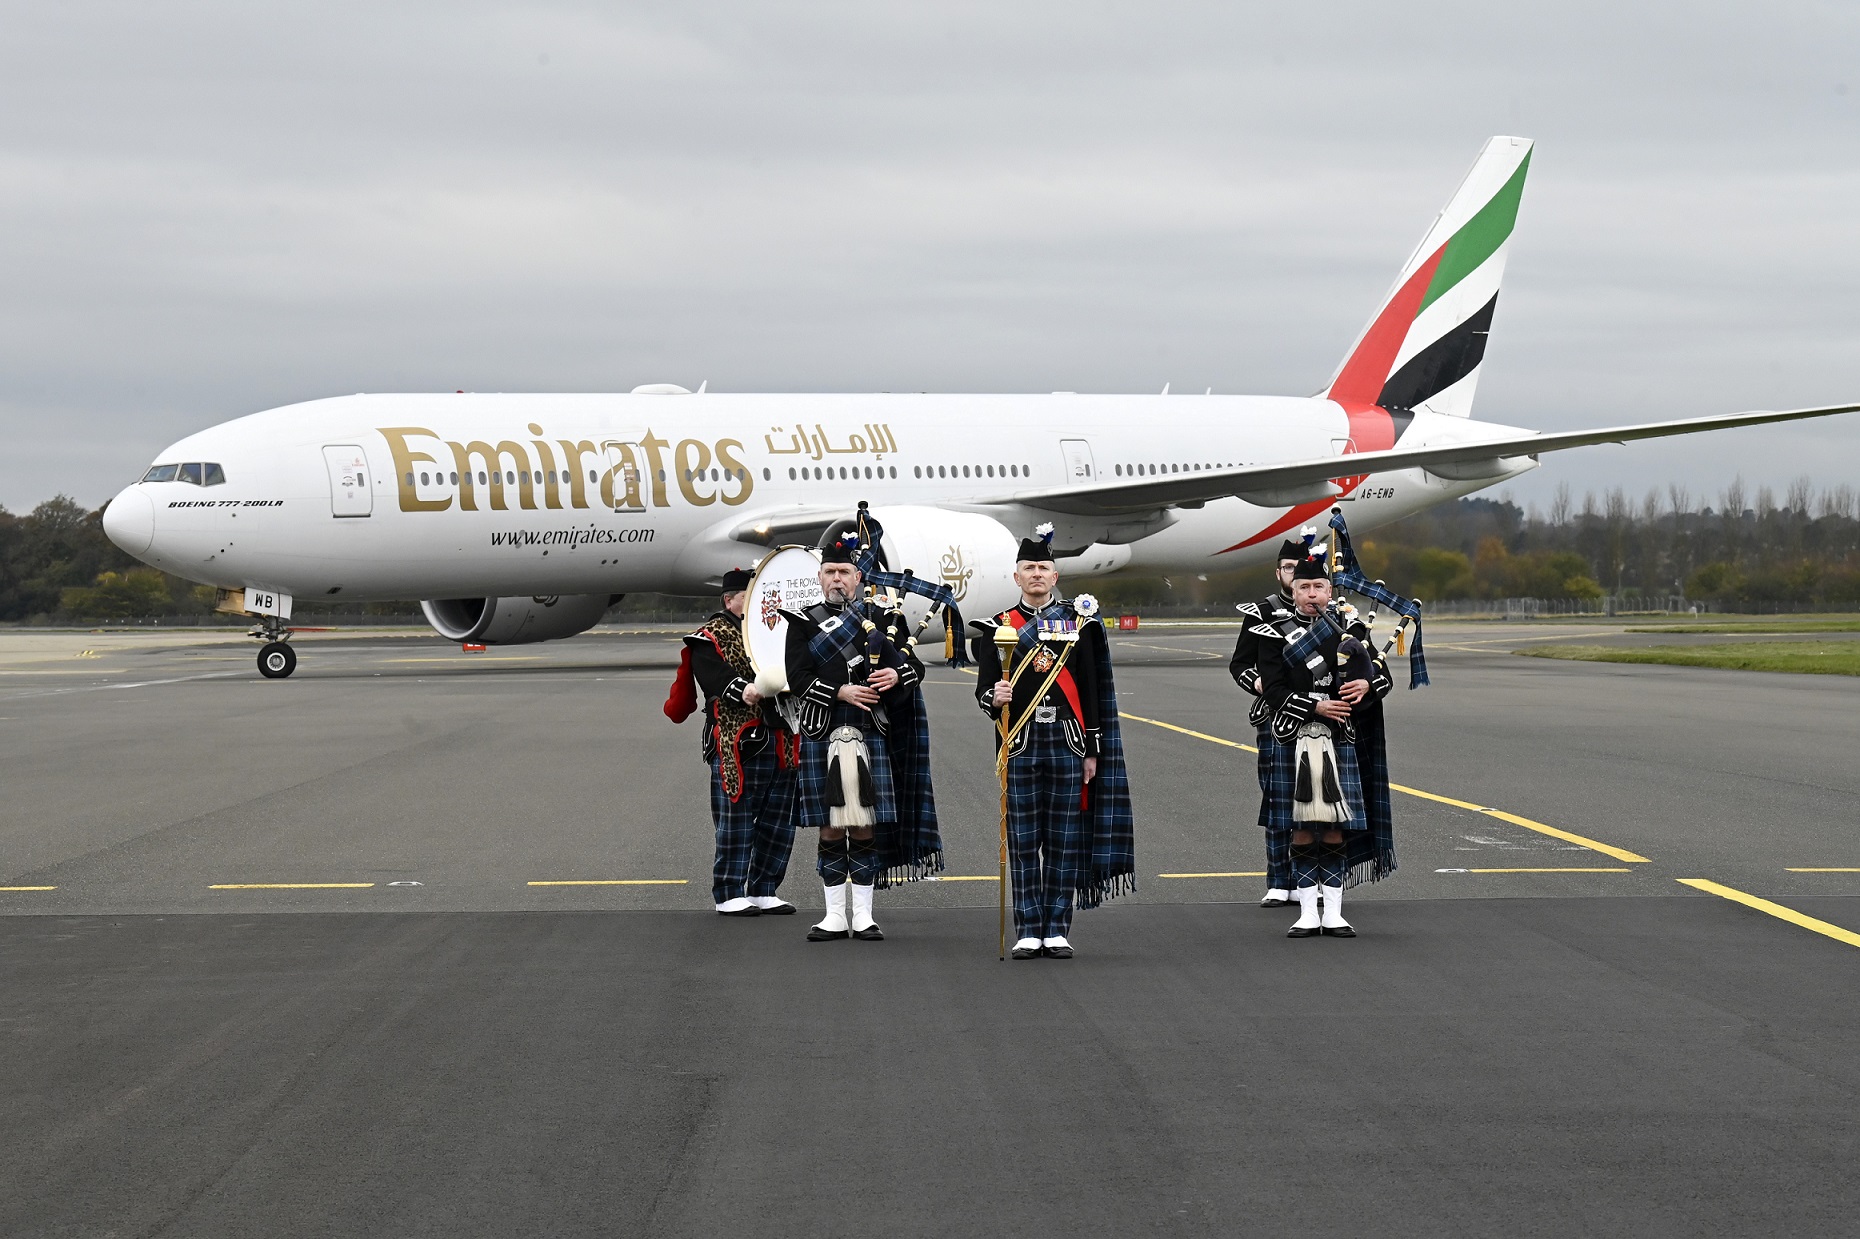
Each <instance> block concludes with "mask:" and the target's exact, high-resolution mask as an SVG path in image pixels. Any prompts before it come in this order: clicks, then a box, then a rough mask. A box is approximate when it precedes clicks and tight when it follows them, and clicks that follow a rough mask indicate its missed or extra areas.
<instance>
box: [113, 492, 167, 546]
mask: <svg viewBox="0 0 1860 1239" xmlns="http://www.w3.org/2000/svg"><path fill="white" fill-rule="evenodd" d="M103 532H104V533H105V534H106V535H107V536H108V537H109V539H110V541H112V542H114V543H116V545H118V546H120V547H122V548H123V549H124V550H125V551H128V552H129V553H130V554H131V555H135V556H137V557H140V556H141V554H142V552H144V551H146V550H148V549H149V544H150V543H152V542H154V541H155V503H154V501H153V500H152V499H150V498H149V497H148V496H147V495H145V494H143V493H142V490H141V488H140V487H136V486H131V487H129V488H127V489H126V490H124V491H123V492H122V494H120V495H118V496H117V497H116V498H114V499H112V500H110V506H109V507H107V508H105V509H104V510H103Z"/></svg>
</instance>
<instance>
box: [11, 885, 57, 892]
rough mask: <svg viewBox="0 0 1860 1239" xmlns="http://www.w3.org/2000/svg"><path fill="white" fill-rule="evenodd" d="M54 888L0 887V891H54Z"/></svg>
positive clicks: (55, 888)
mask: <svg viewBox="0 0 1860 1239" xmlns="http://www.w3.org/2000/svg"><path fill="white" fill-rule="evenodd" d="M57 889H58V888H57V887H56V886H0V891H55V890H57Z"/></svg>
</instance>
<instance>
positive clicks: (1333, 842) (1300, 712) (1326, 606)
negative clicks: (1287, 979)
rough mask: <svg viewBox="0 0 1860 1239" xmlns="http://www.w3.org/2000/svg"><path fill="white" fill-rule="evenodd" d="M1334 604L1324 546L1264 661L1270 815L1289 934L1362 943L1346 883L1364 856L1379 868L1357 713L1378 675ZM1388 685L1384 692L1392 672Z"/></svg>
mask: <svg viewBox="0 0 1860 1239" xmlns="http://www.w3.org/2000/svg"><path fill="white" fill-rule="evenodd" d="M1331 603H1332V588H1331V580H1330V571H1329V566H1328V564H1327V563H1326V561H1325V548H1324V547H1322V546H1316V547H1312V548H1311V550H1310V552H1309V553H1308V554H1307V556H1306V557H1305V558H1303V559H1301V560H1300V561H1299V562H1298V564H1297V565H1296V566H1295V567H1294V568H1293V571H1292V615H1291V617H1290V618H1289V619H1288V620H1285V621H1283V622H1282V623H1281V624H1279V625H1276V626H1275V627H1276V629H1277V631H1278V632H1279V635H1280V636H1281V637H1282V638H1283V642H1284V643H1283V645H1282V646H1281V647H1279V648H1278V649H1277V650H1276V653H1277V655H1278V656H1277V657H1273V656H1272V654H1273V653H1274V651H1273V650H1272V649H1271V647H1270V646H1268V647H1267V648H1266V649H1265V650H1263V651H1262V656H1261V659H1260V663H1259V672H1260V681H1261V684H1260V697H1261V700H1262V701H1264V702H1265V703H1266V706H1267V708H1268V709H1269V711H1270V718H1271V729H1272V735H1273V740H1274V741H1275V743H1274V747H1273V750H1272V769H1271V772H1270V776H1271V777H1270V779H1269V786H1268V789H1267V793H1266V796H1265V803H1264V806H1263V814H1264V816H1265V818H1266V822H1267V826H1266V828H1267V830H1268V832H1278V833H1280V834H1282V835H1283V837H1284V838H1285V841H1286V845H1287V851H1288V854H1289V858H1290V863H1291V882H1292V889H1293V892H1294V894H1295V896H1296V898H1297V901H1298V906H1299V917H1298V920H1297V921H1296V922H1295V923H1294V924H1293V925H1292V927H1291V929H1290V930H1288V931H1287V936H1288V937H1292V938H1309V937H1315V936H1318V935H1320V934H1322V935H1329V936H1332V937H1338V938H1354V937H1355V936H1356V930H1355V929H1354V928H1353V927H1352V926H1351V925H1350V923H1349V922H1348V921H1347V920H1345V919H1344V917H1343V892H1344V887H1345V885H1346V883H1347V882H1348V881H1349V879H1351V877H1352V875H1353V873H1354V872H1355V871H1356V870H1357V863H1358V858H1364V859H1366V860H1367V861H1368V863H1369V864H1370V865H1371V866H1372V867H1373V866H1375V865H1376V860H1375V856H1374V853H1375V851H1376V841H1375V838H1374V835H1373V834H1372V832H1371V831H1370V822H1369V819H1368V815H1367V813H1366V812H1365V807H1364V796H1363V784H1362V777H1361V773H1360V771H1359V769H1358V766H1357V760H1356V740H1357V732H1356V726H1355V723H1354V721H1353V714H1354V712H1355V711H1356V710H1357V709H1359V708H1363V707H1364V703H1365V702H1366V701H1368V700H1369V699H1370V696H1371V693H1372V692H1373V690H1374V683H1373V681H1374V680H1375V679H1376V678H1378V677H1377V672H1376V669H1375V667H1374V662H1373V659H1372V657H1371V652H1370V650H1369V648H1368V646H1367V645H1366V643H1365V642H1364V641H1363V640H1362V639H1361V638H1360V637H1357V636H1354V635H1351V634H1350V633H1349V632H1348V631H1347V629H1348V625H1349V620H1348V619H1347V617H1346V616H1345V615H1344V614H1343V613H1342V612H1341V611H1340V610H1337V609H1333V608H1332V605H1331ZM1385 671H1386V669H1385ZM1380 679H1381V681H1382V684H1383V690H1382V691H1383V692H1384V693H1386V692H1387V685H1388V678H1387V675H1386V674H1383V675H1381V676H1380ZM1389 867H1390V868H1392V867H1393V850H1392V847H1391V849H1390V851H1389ZM1374 876H1380V875H1379V874H1375V875H1374Z"/></svg>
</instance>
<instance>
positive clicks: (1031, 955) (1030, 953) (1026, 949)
mask: <svg viewBox="0 0 1860 1239" xmlns="http://www.w3.org/2000/svg"><path fill="white" fill-rule="evenodd" d="M1040 949H1041V948H1039V947H1037V946H1017V947H1015V948H1014V949H1013V950H1011V951H1009V952H1008V958H1009V959H1038V958H1040Z"/></svg>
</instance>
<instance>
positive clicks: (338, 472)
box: [323, 444, 375, 516]
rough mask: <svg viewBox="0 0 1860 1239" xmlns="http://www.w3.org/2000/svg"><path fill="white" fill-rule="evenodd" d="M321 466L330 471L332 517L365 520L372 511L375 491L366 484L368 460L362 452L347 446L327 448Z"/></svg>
mask: <svg viewBox="0 0 1860 1239" xmlns="http://www.w3.org/2000/svg"><path fill="white" fill-rule="evenodd" d="M323 464H324V465H325V466H326V467H327V468H328V469H329V514H330V515H331V516H367V515H369V514H370V513H372V512H373V511H374V510H375V499H374V491H373V489H372V488H371V487H370V486H369V482H368V474H369V472H370V470H369V467H368V457H367V456H366V455H364V454H363V452H362V449H361V448H359V447H355V446H353V445H346V444H345V445H340V446H336V447H326V448H324V449H323Z"/></svg>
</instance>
